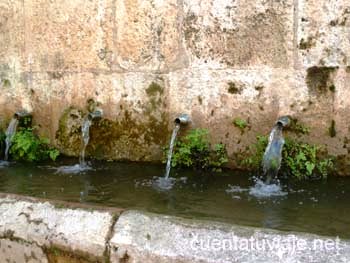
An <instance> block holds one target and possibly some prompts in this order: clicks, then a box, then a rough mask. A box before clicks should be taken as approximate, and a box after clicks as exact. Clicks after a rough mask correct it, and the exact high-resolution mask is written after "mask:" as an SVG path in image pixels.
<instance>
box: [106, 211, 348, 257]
mask: <svg viewBox="0 0 350 263" xmlns="http://www.w3.org/2000/svg"><path fill="white" fill-rule="evenodd" d="M250 240H253V241H250ZM268 242H270V245H271V247H268ZM110 244H111V262H143V263H146V262H217V263H219V262H227V263H228V262H247V263H248V262H252V263H253V262H254V263H256V262H269V263H275V262H276V263H277V262H291V263H292V262H295V263H296V262H308V263H310V262H315V263H316V262H318V263H320V262H324V263H326V262H327V263H329V262H334V263H336V262H337V263H338V262H344V263H345V262H349V260H350V243H349V242H347V241H341V240H338V241H337V240H336V239H332V238H329V239H328V238H326V237H320V236H316V235H310V234H301V233H286V232H279V231H273V230H268V229H258V228H249V227H242V226H234V225H225V224H221V223H216V222H215V223H214V222H205V221H195V220H185V219H180V218H175V217H171V216H160V215H155V214H149V213H142V212H137V211H129V212H125V213H123V214H122V215H121V217H120V218H119V219H118V222H117V224H116V225H115V234H114V236H113V237H112V239H111V241H110ZM249 244H254V245H249ZM264 244H265V245H264ZM322 244H328V247H326V246H327V245H325V246H323V245H322ZM331 244H333V245H332V247H331ZM258 246H259V247H258ZM253 247H254V248H255V249H249V248H253ZM322 248H323V249H322Z"/></svg>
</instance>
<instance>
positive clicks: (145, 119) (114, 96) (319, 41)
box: [0, 0, 350, 165]
mask: <svg viewBox="0 0 350 263" xmlns="http://www.w3.org/2000/svg"><path fill="white" fill-rule="evenodd" d="M0 32H1V37H0V88H1V93H0V116H1V119H2V122H3V125H6V124H7V122H8V120H9V118H10V117H11V115H12V114H13V112H14V111H16V110H18V109H21V108H25V109H28V110H31V111H32V112H33V115H34V121H35V123H36V124H37V125H39V127H40V132H41V133H42V134H44V135H46V136H48V137H49V138H50V139H51V141H52V143H54V144H56V145H57V146H59V147H60V149H61V150H62V151H63V152H64V153H66V154H68V155H77V154H78V148H77V147H73V146H74V145H76V144H77V142H78V140H79V136H75V137H76V138H75V137H74V135H77V134H78V130H73V131H72V130H65V127H64V125H60V123H61V124H65V123H67V122H69V121H70V120H69V119H72V120H73V121H74V120H77V119H79V118H80V117H81V116H79V114H78V115H76V114H74V112H73V113H72V114H71V113H70V111H69V110H67V109H68V108H69V107H74V111H78V112H79V111H82V110H84V109H85V107H86V105H87V101H88V100H89V99H93V100H94V101H95V102H98V104H99V105H100V107H101V108H102V109H103V110H104V113H105V118H106V119H105V120H104V122H103V123H102V124H99V125H95V129H94V130H93V133H92V140H91V144H90V146H89V147H88V149H87V151H88V154H90V155H94V156H98V157H100V158H108V159H129V160H148V161H151V160H159V159H160V158H161V155H162V147H163V146H165V145H166V144H167V142H168V139H169V136H170V131H171V129H172V127H173V123H172V120H173V119H174V117H175V116H176V115H177V114H178V113H188V114H190V115H191V117H192V120H193V123H192V126H193V127H204V128H208V129H209V130H210V131H211V136H212V141H213V142H223V143H225V144H226V145H227V149H228V153H229V155H230V159H231V161H232V164H233V165H234V161H235V159H236V156H237V154H238V153H240V152H242V151H245V149H246V147H247V146H248V145H250V144H252V143H254V142H255V137H256V135H257V134H267V133H268V132H269V130H270V128H271V126H272V125H273V123H274V121H275V120H276V119H277V117H278V116H280V115H285V114H289V115H292V116H293V117H294V118H297V119H298V121H299V122H300V123H302V124H305V125H306V126H308V127H310V134H309V135H301V136H299V135H298V136H299V137H301V139H303V140H305V141H308V142H311V143H317V144H326V146H327V148H328V151H329V153H330V154H335V155H345V156H349V150H350V144H349V142H350V141H349V138H350V128H349V125H350V124H349V122H348V119H349V117H350V108H349V104H350V100H349V99H348V98H349V95H350V84H349V83H350V4H349V2H348V1H346V0H279V1H266V0H221V1H217V0H208V1H199V0H176V1H175V0H165V1H159V0H149V1H148V0H147V1H141V0H118V1H112V0H99V1H85V0H75V1H68V0H61V1H44V0H9V1H2V2H1V3H0ZM67 112H68V113H67ZM236 117H239V118H242V119H246V120H247V121H248V122H249V126H248V128H246V129H245V130H244V132H243V133H242V132H241V131H240V130H239V129H238V128H237V127H235V126H234V125H233V124H232V121H233V119H234V118H236ZM60 120H61V122H60ZM330 128H332V130H333V132H332V133H330ZM333 128H334V129H333ZM102 131H103V132H102ZM334 131H335V132H334ZM94 134H95V135H94ZM67 137H69V138H73V139H72V140H75V141H76V143H74V142H72V141H70V142H67V141H66V138H67ZM74 138H75V139H74ZM71 145H72V147H70V146H71Z"/></svg>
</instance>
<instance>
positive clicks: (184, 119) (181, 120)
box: [164, 114, 191, 179]
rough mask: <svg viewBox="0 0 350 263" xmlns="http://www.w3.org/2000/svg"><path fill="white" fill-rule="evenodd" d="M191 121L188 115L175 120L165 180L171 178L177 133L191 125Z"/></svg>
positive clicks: (181, 115)
mask: <svg viewBox="0 0 350 263" xmlns="http://www.w3.org/2000/svg"><path fill="white" fill-rule="evenodd" d="M190 121H191V119H190V116H189V115H188V114H180V115H179V116H178V117H176V118H175V120H174V123H175V127H174V129H173V133H172V135H171V139H170V144H169V152H168V160H167V163H166V170H165V177H164V178H165V179H168V178H169V174H170V168H171V158H172V156H173V150H174V145H175V139H176V136H177V133H178V131H179V130H180V128H181V126H182V125H187V124H189V123H190Z"/></svg>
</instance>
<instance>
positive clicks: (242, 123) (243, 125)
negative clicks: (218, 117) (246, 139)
mask: <svg viewBox="0 0 350 263" xmlns="http://www.w3.org/2000/svg"><path fill="white" fill-rule="evenodd" d="M233 125H235V126H236V127H237V128H239V129H240V130H241V131H243V130H244V129H245V128H246V127H247V126H248V123H247V121H246V120H244V119H241V118H235V119H234V120H233Z"/></svg>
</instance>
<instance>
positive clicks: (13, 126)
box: [4, 117, 18, 161]
mask: <svg viewBox="0 0 350 263" xmlns="http://www.w3.org/2000/svg"><path fill="white" fill-rule="evenodd" d="M17 126H18V119H17V118H16V117H13V118H12V120H11V122H10V124H9V126H8V127H7V130H6V139H5V143H6V148H5V158H4V159H5V161H7V160H8V154H9V150H10V147H11V143H12V142H11V141H12V138H13V136H14V135H15V133H16V130H17Z"/></svg>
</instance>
